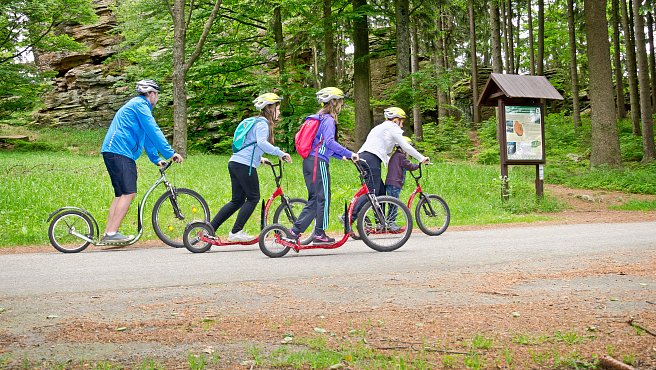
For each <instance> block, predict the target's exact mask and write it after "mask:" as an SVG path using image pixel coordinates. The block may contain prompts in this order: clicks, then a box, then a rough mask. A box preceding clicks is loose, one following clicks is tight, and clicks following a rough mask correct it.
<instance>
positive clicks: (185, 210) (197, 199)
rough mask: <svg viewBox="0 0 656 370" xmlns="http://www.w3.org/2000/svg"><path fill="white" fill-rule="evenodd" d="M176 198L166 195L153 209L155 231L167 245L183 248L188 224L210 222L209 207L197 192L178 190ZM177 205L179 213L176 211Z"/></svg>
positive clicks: (169, 194) (167, 193) (168, 193)
mask: <svg viewBox="0 0 656 370" xmlns="http://www.w3.org/2000/svg"><path fill="white" fill-rule="evenodd" d="M175 192H176V197H175V200H173V197H172V195H171V193H170V192H166V193H164V194H163V195H162V196H161V197H160V198H159V199H158V200H157V202H155V206H154V207H153V229H154V230H155V233H156V234H157V236H158V237H159V238H160V239H161V240H162V241H163V242H164V243H166V244H168V245H170V246H172V247H175V248H181V247H183V246H184V243H183V240H182V234H183V233H184V230H185V227H186V226H187V223H189V222H190V221H194V220H204V221H208V220H209V213H210V212H209V207H208V206H207V203H206V202H205V200H204V199H203V198H202V197H201V196H200V195H199V194H198V193H196V192H195V191H193V190H189V189H184V188H178V189H176V191H175ZM174 204H175V205H177V209H178V212H179V213H178V212H176V210H175V209H174Z"/></svg>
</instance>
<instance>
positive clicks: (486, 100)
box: [478, 73, 563, 106]
mask: <svg viewBox="0 0 656 370" xmlns="http://www.w3.org/2000/svg"><path fill="white" fill-rule="evenodd" d="M501 97H506V98H513V99H516V98H520V99H521V98H526V99H553V100H563V96H562V95H560V93H559V92H558V90H556V88H554V87H553V85H551V83H550V82H549V80H547V78H546V77H544V76H520V75H512V74H501V73H492V74H490V79H489V80H487V83H486V84H485V88H483V92H482V93H481V96H480V98H479V99H478V105H479V106H480V105H497V100H498V99H499V98H501Z"/></svg>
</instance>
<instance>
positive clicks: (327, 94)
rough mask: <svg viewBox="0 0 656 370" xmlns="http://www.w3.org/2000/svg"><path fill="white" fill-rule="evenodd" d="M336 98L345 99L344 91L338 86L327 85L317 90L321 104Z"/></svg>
mask: <svg viewBox="0 0 656 370" xmlns="http://www.w3.org/2000/svg"><path fill="white" fill-rule="evenodd" d="M334 99H344V92H343V91H342V90H340V89H338V88H336V87H326V88H323V89H321V90H319V91H317V101H318V102H319V103H320V104H321V103H323V104H325V103H328V102H329V101H331V100H334Z"/></svg>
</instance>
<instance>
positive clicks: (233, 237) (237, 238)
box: [228, 230, 255, 243]
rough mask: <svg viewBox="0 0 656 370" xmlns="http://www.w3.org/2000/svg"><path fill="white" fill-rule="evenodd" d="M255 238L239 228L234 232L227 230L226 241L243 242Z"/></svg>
mask: <svg viewBox="0 0 656 370" xmlns="http://www.w3.org/2000/svg"><path fill="white" fill-rule="evenodd" d="M253 239H255V237H254V236H251V235H248V234H246V233H245V232H244V230H239V231H237V232H236V233H234V234H233V233H232V232H228V241H229V242H235V243H239V242H241V243H243V242H250V241H251V240H253Z"/></svg>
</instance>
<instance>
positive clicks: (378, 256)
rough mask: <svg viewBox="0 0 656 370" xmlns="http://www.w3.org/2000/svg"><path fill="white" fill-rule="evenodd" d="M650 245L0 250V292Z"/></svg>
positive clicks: (433, 243) (546, 256)
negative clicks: (270, 251)
mask: <svg viewBox="0 0 656 370" xmlns="http://www.w3.org/2000/svg"><path fill="white" fill-rule="evenodd" d="M654 250H656V223H655V222H644V223H621V224H586V225H556V226H537V227H515V228H500V229H493V230H479V231H458V232H453V231H447V233H445V234H444V235H442V236H440V237H432V238H431V237H426V236H424V235H423V234H415V235H413V237H412V238H411V239H410V240H409V241H408V243H407V244H406V245H405V246H403V247H402V248H401V249H399V250H397V251H395V252H392V253H379V252H375V251H373V250H371V249H369V248H367V247H366V246H365V245H364V244H363V243H362V242H355V241H352V242H348V243H347V244H346V245H345V246H343V247H342V248H339V249H336V250H313V251H303V252H301V253H300V254H295V253H294V252H290V253H289V254H288V255H287V256H285V257H283V258H278V259H271V258H268V257H266V256H264V255H263V254H262V253H261V252H260V250H259V249H258V248H257V246H250V247H239V248H237V249H228V248H225V247H224V248H219V247H213V249H212V250H210V251H209V252H207V253H204V254H192V253H189V252H188V251H187V250H186V249H171V248H142V249H134V248H133V249H125V250H111V251H101V250H98V249H94V247H93V246H92V247H90V248H89V249H87V251H84V252H82V253H78V254H63V253H58V252H56V251H54V250H53V252H52V253H36V254H16V255H2V256H0V297H2V298H10V297H29V296H40V295H45V294H57V293H68V292H71V293H79V292H94V291H103V290H119V289H140V288H164V287H174V286H178V287H179V286H195V285H201V284H206V283H231V282H239V281H270V280H278V279H294V278H311V277H314V276H326V275H340V276H348V275H357V274H368V273H372V274H375V273H385V272H392V273H393V272H399V273H403V272H422V271H435V270H444V271H455V270H458V269H462V268H463V267H466V268H467V269H468V270H470V271H471V270H472V269H473V270H476V269H480V270H485V271H490V270H493V269H494V268H495V266H498V265H503V266H508V265H512V264H517V265H522V266H523V268H528V269H530V267H531V264H535V265H536V266H538V265H541V264H544V263H558V264H560V265H561V267H562V265H563V264H568V263H572V264H575V263H576V258H577V257H582V256H586V257H591V256H594V255H608V254H609V253H613V252H617V253H618V255H621V254H622V253H623V252H640V251H654Z"/></svg>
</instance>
